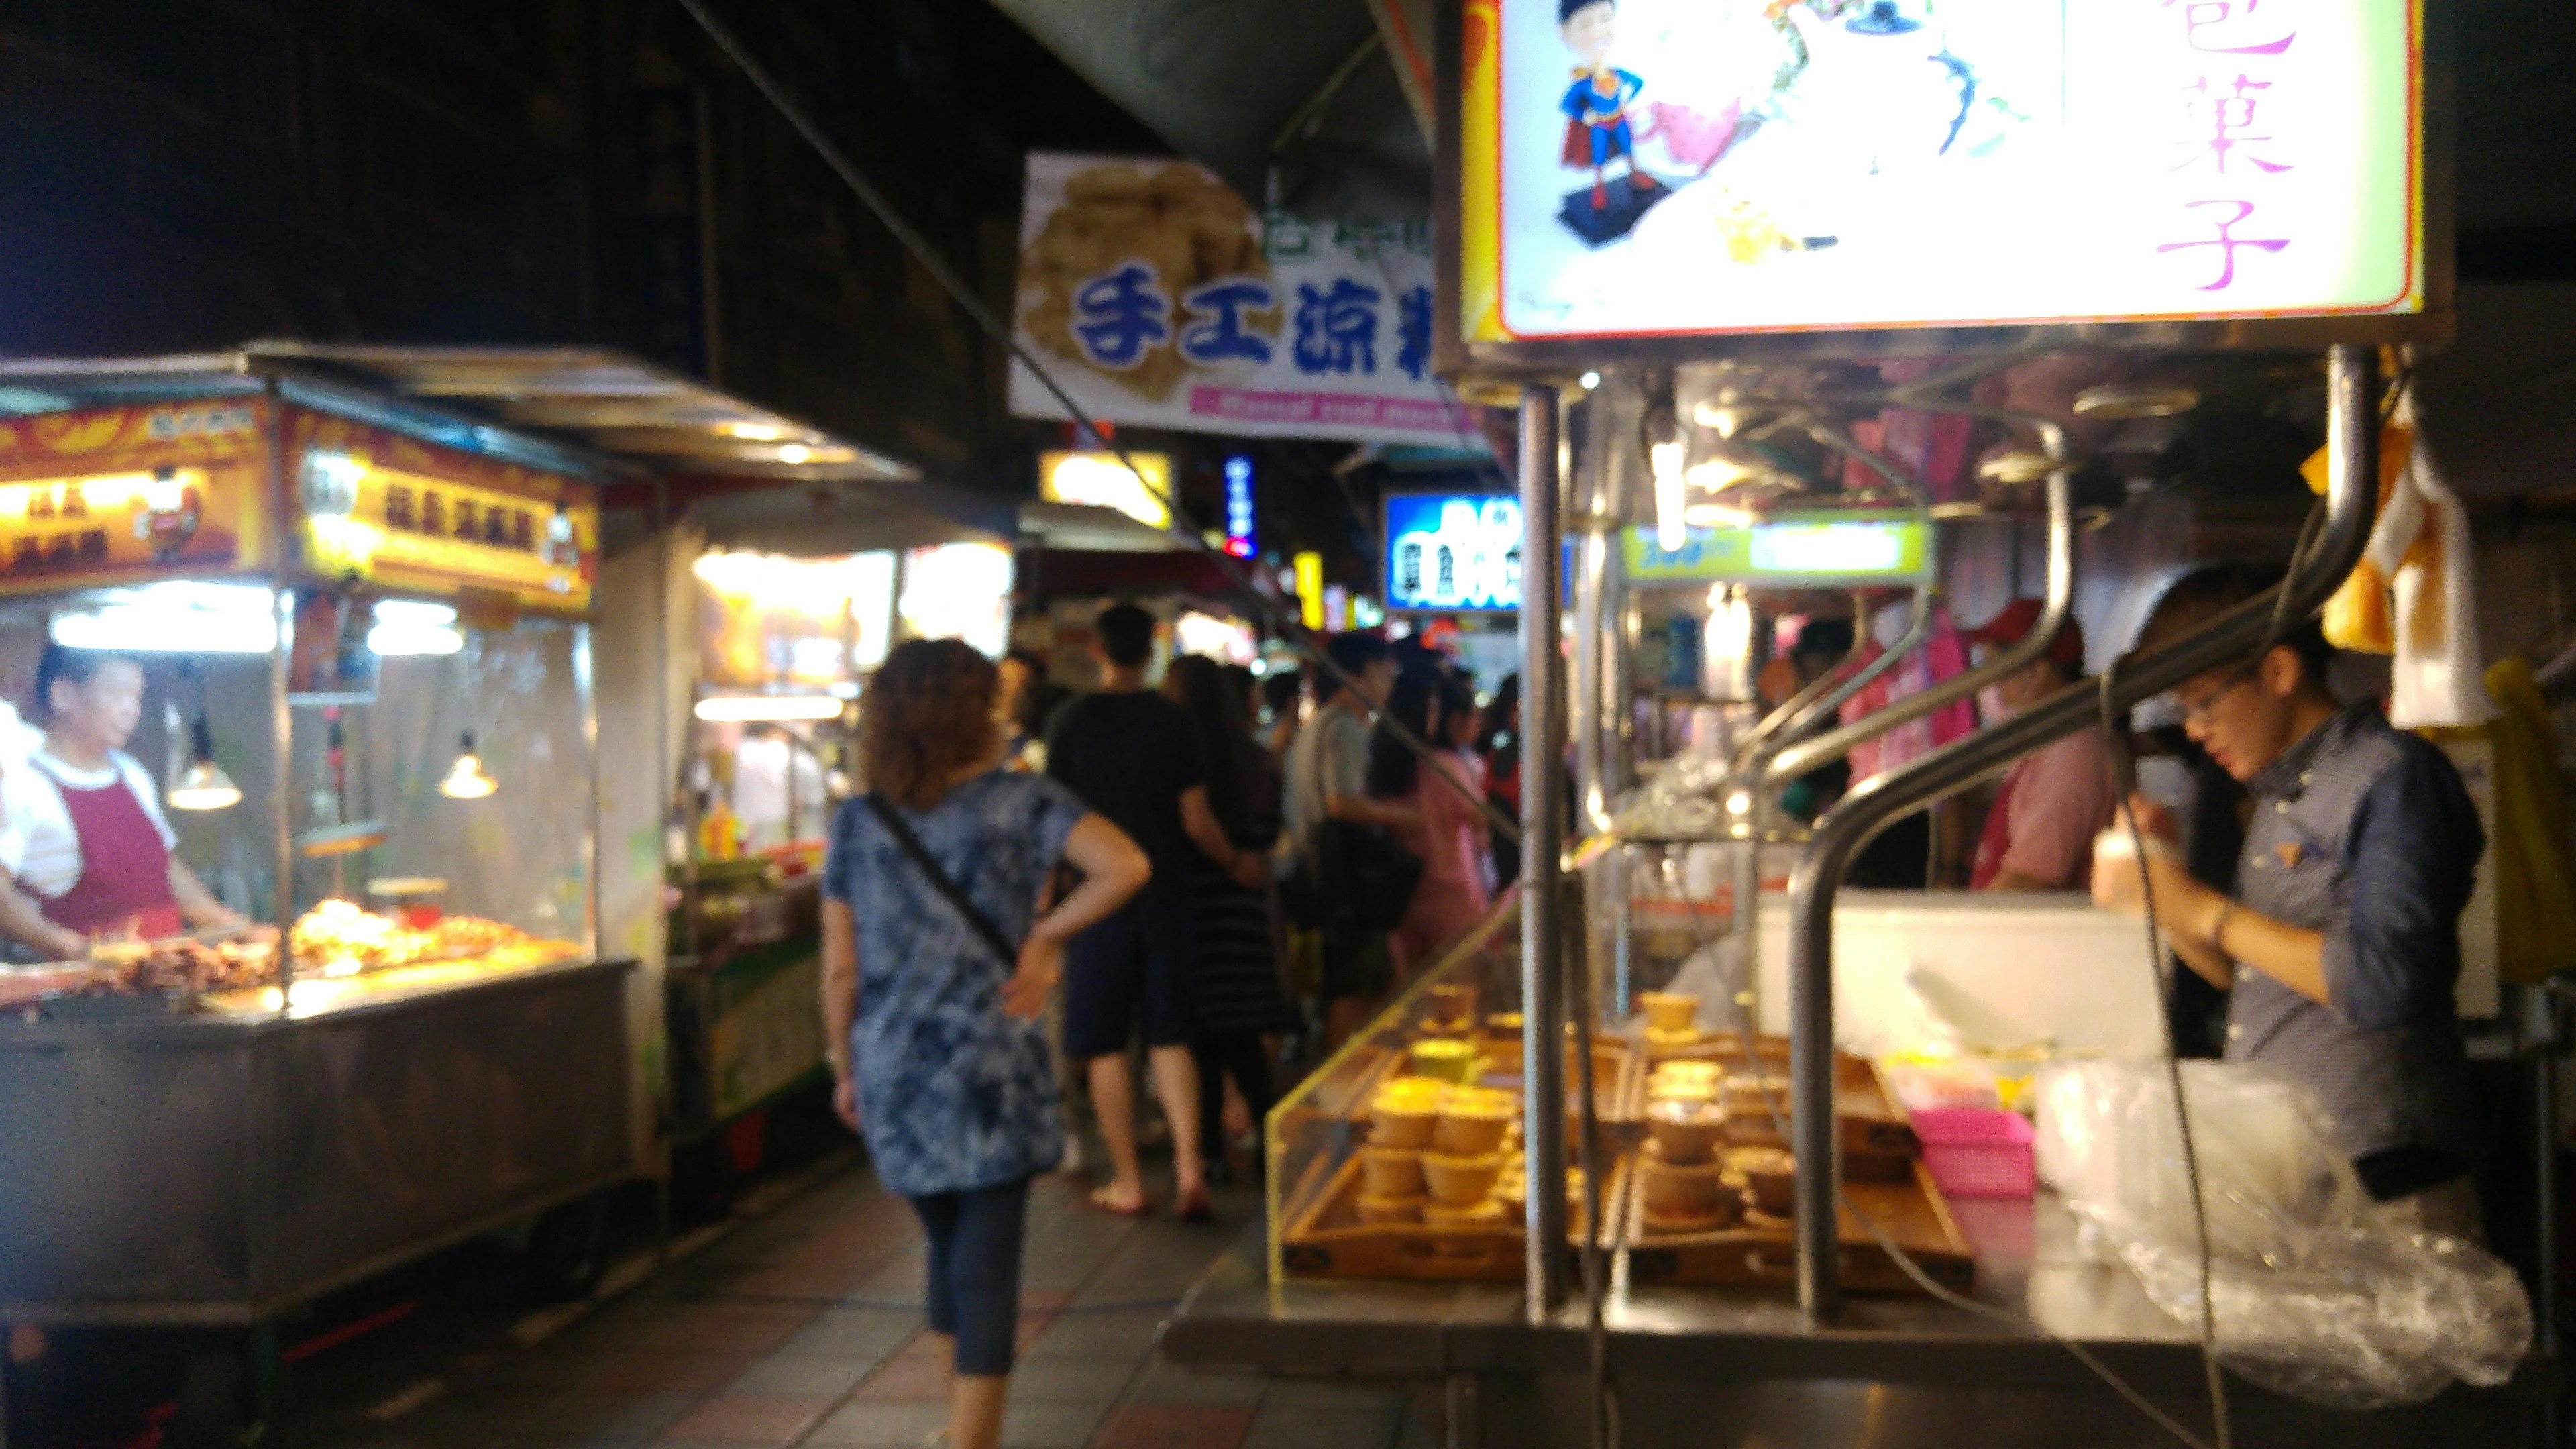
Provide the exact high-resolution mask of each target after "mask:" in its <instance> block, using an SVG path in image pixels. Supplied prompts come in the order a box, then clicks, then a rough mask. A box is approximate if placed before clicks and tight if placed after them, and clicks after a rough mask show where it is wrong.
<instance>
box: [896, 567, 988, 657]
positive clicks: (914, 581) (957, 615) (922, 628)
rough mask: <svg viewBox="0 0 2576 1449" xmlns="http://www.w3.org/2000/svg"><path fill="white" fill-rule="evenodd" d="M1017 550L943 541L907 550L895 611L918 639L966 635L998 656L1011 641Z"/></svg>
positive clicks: (981, 647)
mask: <svg viewBox="0 0 2576 1449" xmlns="http://www.w3.org/2000/svg"><path fill="white" fill-rule="evenodd" d="M1012 575H1013V560H1012V558H1011V551H1010V550H1009V549H1008V548H1005V547H1003V546H1002V545H1000V544H997V543H943V544H940V545H937V546H936V547H933V548H909V549H905V550H904V553H903V587H902V592H901V593H900V594H898V595H897V596H896V599H895V613H896V615H897V616H898V617H900V618H901V619H902V620H903V625H904V630H905V632H906V633H907V634H908V635H909V636H910V637H912V638H916V639H963V640H965V641H966V642H967V643H969V644H972V645H974V646H975V648H976V649H978V650H980V651H981V652H983V653H985V654H988V655H990V656H992V657H993V658H995V659H999V658H1001V657H1002V651H1004V650H1006V649H1008V648H1010V647H1011V580H1012Z"/></svg>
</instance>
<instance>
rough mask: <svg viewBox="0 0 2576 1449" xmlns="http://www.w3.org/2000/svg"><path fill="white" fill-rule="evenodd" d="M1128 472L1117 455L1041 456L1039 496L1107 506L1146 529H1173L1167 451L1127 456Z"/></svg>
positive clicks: (1052, 499)
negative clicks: (1131, 468) (1130, 466)
mask: <svg viewBox="0 0 2576 1449" xmlns="http://www.w3.org/2000/svg"><path fill="white" fill-rule="evenodd" d="M1127 456H1128V458H1129V459H1131V460H1133V461H1134V463H1135V464H1136V470H1135V471H1134V472H1132V473H1131V472H1129V471H1128V470H1127V466H1126V464H1124V463H1121V462H1119V461H1118V456H1117V455H1116V454H1114V453H1041V454H1039V455H1038V496H1039V497H1040V498H1043V499H1045V500H1046V501H1047V502H1049V503H1074V504H1080V505H1082V506H1084V507H1088V508H1109V509H1115V510H1116V511H1118V512H1120V513H1123V514H1126V515H1127V516H1128V517H1129V518H1132V519H1134V520H1136V521H1137V522H1138V523H1141V524H1143V525H1145V526H1146V527H1147V528H1169V527H1171V526H1172V506H1171V503H1170V502H1169V500H1170V498H1171V496H1172V460H1171V458H1170V456H1169V455H1167V454H1163V453H1129V454H1128V455H1127Z"/></svg>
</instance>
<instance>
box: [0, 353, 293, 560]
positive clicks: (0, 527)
mask: <svg viewBox="0 0 2576 1449" xmlns="http://www.w3.org/2000/svg"><path fill="white" fill-rule="evenodd" d="M267 415H268V414H267V404H266V402H265V401H262V400H248V401H243V400H226V401H213V402H200V403H182V404H169V405H160V406H151V407H127V408H97V409H90V410H86V411H78V412H62V413H44V414H37V415H34V416H29V417H20V418H7V419H0V593H32V592H52V591H55V590H60V589H67V588H82V587H89V586H93V585H99V584H110V583H120V582H138V581H143V580H148V579H152V578H155V577H159V576H162V575H165V574H171V573H194V574H207V573H229V572H235V571H238V570H241V569H245V568H250V567H256V566H257V565H258V563H259V561H260V560H261V558H262V557H263V556H264V555H265V549H264V547H263V545H264V543H265V540H266V532H267V531H266V529H265V528H264V527H262V526H261V525H260V524H259V522H258V520H259V519H260V518H261V517H262V516H263V515H264V512H265V510H264V509H263V508H262V507H261V498H262V496H263V494H264V490H265V487H266V483H265V479H264V477H263V474H262V471H261V468H260V459H261V456H262V450H263V442H264V428H263V423H264V421H265V419H266V417H267Z"/></svg>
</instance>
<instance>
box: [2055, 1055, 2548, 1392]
mask: <svg viewBox="0 0 2576 1449" xmlns="http://www.w3.org/2000/svg"><path fill="white" fill-rule="evenodd" d="M2182 1077H2183V1093H2184V1096H2185V1099H2186V1100H2187V1101H2188V1102H2189V1103H2190V1107H2191V1125H2192V1134H2193V1138H2194V1146H2195V1148H2196V1149H2197V1151H2196V1154H2195V1155H2196V1157H2197V1159H2198V1162H2199V1169H2200V1181H2201V1193H2200V1200H2201V1204H2202V1212H2203V1215H2204V1216H2205V1217H2206V1219H2207V1223H2208V1231H2209V1244H2210V1257H2211V1263H2210V1275H2209V1285H2210V1289H2211V1293H2212V1303H2213V1305H2214V1313H2213V1318H2214V1321H2215V1326H2216V1345H2215V1346H2216V1349H2217V1352H2218V1356H2219V1358H2220V1359H2221V1361H2223V1362H2224V1363H2225V1364H2226V1365H2227V1367H2228V1368H2229V1369H2231V1370H2233V1371H2234V1372H2236V1373H2238V1374H2240V1375H2242V1376H2244V1377H2245V1378H2247V1379H2250V1380H2252V1381H2253V1382H2255V1383H2257V1384H2260V1385H2262V1386H2263V1387H2265V1388H2267V1389H2271V1390H2273V1391H2275V1392H2278V1393H2283V1394H2287V1395H2290V1396H2292V1397H2295V1398H2300V1399H2304V1400H2307V1401H2308V1402H2311V1403H2317V1404H2325V1405H2329V1406H2332V1407H2337V1408H2345V1409H2371V1408H2380V1407H2384V1406H2387V1405H2391V1404H2404V1403H2420V1402H2422V1401H2424V1400H2426V1399H2429V1398H2432V1397H2433V1396H2434V1395H2436V1394H2438V1393H2440V1392H2441V1391H2442V1390H2443V1389H2445V1388H2447V1387H2448V1386H2449V1385H2450V1384H2451V1383H2452V1382H2453V1381H2454V1380H2457V1381H2460V1382H2464V1383H2469V1384H2474V1385H2478V1386H2481V1387H2493V1386H2495V1385H2497V1384H2501V1383H2503V1382H2505V1380H2507V1379H2508V1378H2510V1377H2512V1375H2513V1371H2514V1368H2515V1366H2516V1365H2517V1364H2519V1363H2520V1362H2521V1360H2522V1357H2523V1355H2524V1354H2525V1353H2526V1352H2527V1351H2528V1350H2529V1349H2530V1346H2531V1331H2532V1318H2531V1304H2530V1301H2529V1299H2528V1298H2527V1297H2526V1296H2525V1295H2524V1293H2523V1288H2522V1282H2521V1280H2520V1279H2518V1278H2516V1277H2515V1276H2514V1273H2513V1270H2512V1269H2510V1268H2508V1267H2506V1266H2505V1265H2504V1264H2503V1263H2501V1262H2499V1261H2497V1260H2496V1259H2495V1258H2494V1257H2493V1256H2492V1255H2491V1254H2489V1253H2487V1252H2486V1251H2485V1250H2483V1249H2481V1248H2478V1247H2476V1246H2474V1245H2472V1244H2469V1243H2466V1242H2462V1241H2460V1240H2459V1239H2456V1238H2450V1237H2445V1236H2443V1235H2441V1234H2439V1233H2426V1232H2413V1231H2401V1230H2397V1229H2392V1228H2388V1227H2382V1226H2379V1225H2378V1224H2377V1223H2376V1222H2375V1221H2374V1220H2373V1217H2372V1213H2371V1205H2370V1201H2369V1199H2368V1197H2367V1196H2366V1195H2365V1194H2364V1193H2363V1192H2362V1189H2361V1183H2360V1181H2359V1179H2357V1178H2356V1177H2355V1176H2354V1175H2353V1171H2352V1165H2351V1163H2350V1162H2349V1161H2348V1160H2346V1159H2345V1157H2344V1156H2343V1154H2342V1152H2341V1151H2340V1149H2338V1148H2337V1147H2336V1145H2335V1136H2334V1130H2333V1124H2332V1123H2331V1122H2330V1121H2329V1120H2328V1119H2327V1118H2326V1115H2325V1110H2324V1109H2323V1108H2322V1107H2321V1106H2319V1105H2318V1103H2317V1100H2316V1098H2315V1097H2314V1096H2312V1095H2310V1094H2309V1093H2308V1092H2307V1091H2306V1090H2305V1089H2304V1088H2302V1087H2300V1086H2298V1085H2297V1084H2295V1083H2293V1082H2290V1081H2288V1080H2286V1079H2283V1078H2281V1077H2278V1076H2275V1075H2273V1074H2271V1073H2269V1072H2266V1071H2264V1070H2262V1069H2260V1068H2257V1067H2251V1066H2246V1065H2243V1064H2238V1063H2220V1062H2201V1061H2194V1062H2185V1063H2184V1064H2183V1067H2182ZM2039 1090H2040V1099H2039V1128H2040V1133H2039V1171H2040V1176H2041V1179H2042V1180H2043V1181H2044V1182H2046V1183H2048V1184H2049V1185H2050V1186H2051V1187H2054V1188H2055V1189H2056V1190H2057V1191H2058V1193H2059V1194H2060V1195H2061V1196H2062V1197H2063V1198H2064V1199H2065V1201H2066V1203H2067V1205H2068V1206H2069V1207H2070V1208H2072V1209H2074V1210H2075V1212H2076V1213H2077V1214H2078V1215H2080V1216H2081V1217H2082V1218H2083V1220H2084V1222H2085V1226H2086V1236H2087V1238H2088V1240H2089V1242H2090V1245H2091V1246H2092V1247H2093V1248H2095V1249H2096V1250H2097V1251H2098V1252H2099V1253H2100V1255H2101V1256H2104V1257H2106V1258H2109V1259H2111V1260H2114V1261H2118V1262H2121V1263H2125V1264H2127V1265H2128V1267H2129V1268H2130V1270H2131V1271H2133V1272H2135V1273H2136V1274H2137V1275H2138V1278H2139V1281H2140V1282H2141V1283H2142V1284H2144V1285H2145V1288H2146V1291H2147V1296H2148V1297H2149V1298H2150V1299H2152V1300H2153V1301H2154V1303H2155V1304H2156V1306H2157V1307H2158V1308H2160V1309H2162V1310H2164V1311H2165V1312H2166V1313H2168V1314H2171V1315H2172V1316H2173V1317H2175V1318H2176V1319H2179V1320H2181V1321H2183V1322H2185V1323H2189V1324H2193V1325H2197V1324H2199V1322H2200V1321H2201V1297H2200V1294H2201V1282H2202V1278H2201V1260H2200V1246H2199V1244H2200V1239H2199V1233H2198V1230H2197V1227H2196V1225H2195V1223H2194V1221H2193V1214H2192V1208H2191V1191H2190V1186H2189V1183H2190V1177H2189V1174H2188V1172H2187V1170H2186V1166H2185V1163H2184V1160H2183V1147H2182V1131H2181V1126H2180V1123H2179V1120H2178V1119H2177V1118H2176V1116H2175V1114H2174V1100H2173V1090H2172V1086H2171V1083H2170V1079H2169V1077H2168V1076H2167V1072H2166V1068H2165V1067H2164V1065H2163V1064H2161V1063H2128V1062H2084V1063H2073V1064H2067V1065H2061V1066H2057V1067H2052V1068H2050V1069H2049V1071H2048V1073H2047V1074H2046V1075H2045V1076H2044V1077H2043V1078H2042V1081H2041V1085H2040V1089H2039Z"/></svg>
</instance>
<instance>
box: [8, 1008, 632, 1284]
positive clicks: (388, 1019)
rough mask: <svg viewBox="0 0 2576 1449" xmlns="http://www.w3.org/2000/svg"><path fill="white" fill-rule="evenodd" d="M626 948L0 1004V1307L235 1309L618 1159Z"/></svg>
mask: <svg viewBox="0 0 2576 1449" xmlns="http://www.w3.org/2000/svg"><path fill="white" fill-rule="evenodd" d="M633 965H634V963H632V962H627V961H615V962H589V961H585V962H575V963H566V964H564V965H559V966H550V967H542V968H537V969H532V970H528V971H523V972H513V973H508V974H502V975H496V976H493V977H491V978H489V979H486V980H478V981H469V982H463V983H458V984H454V985H451V986H448V987H446V988H444V989H436V990H429V989H424V990H420V991H417V992H408V993H391V994H369V995H365V996H362V997H358V998H353V999H350V1000H348V1001H345V1002H342V1003H339V1004H336V1005H333V1006H329V1007H326V1008H313V1009H306V1008H301V1007H299V1008H298V1009H297V1010H296V1011H295V1012H293V1013H287V1014H282V1013H277V1012H265V1013H256V1014H232V1015H227V1014H222V1013H208V1014H199V1015H193V1016H184V1017H157V1018H101V1019H96V1020H66V1021H51V1022H42V1021H40V1022H35V1023H25V1022H14V1021H12V1022H0V1103H6V1104H7V1106H6V1110H5V1111H0V1244H6V1245H7V1251H6V1252H0V1322H11V1323H62V1324H246V1323H252V1322H256V1321H258V1320H259V1319H261V1318H264V1317H266V1316H269V1315H271V1314H273V1313H275V1312H277V1311H278V1310H279V1309H281V1308H284V1307H287V1306H290V1305H292V1304H294V1303H297V1302H301V1301H305V1300H307V1299H309V1298H311V1297H313V1296H315V1295H317V1294H320V1293H324V1292H328V1291H330V1290H331V1289H332V1288H334V1287H337V1286H339V1285H341V1284H344V1283H348V1282H352V1281H355V1280H357V1279H359V1278H363V1277H366V1276H368V1275H369V1274H372V1273H375V1272H379V1271H382V1270H383V1269H385V1268H387V1267H390V1266H393V1265H394V1264H396V1263H400V1262H402V1261H405V1260H406V1259H408V1258H411V1257H414V1256H417V1255H418V1254H420V1253H423V1252H427V1251H430V1250H432V1249H434V1248H437V1247H440V1246H443V1245H444V1244H447V1243H450V1242H454V1241H457V1240H459V1239H461V1238H464V1237H468V1236H471V1235H472V1234H474V1233H477V1232H482V1231H486V1230H488V1229H490V1228H492V1227H495V1226H497V1225H499V1224H501V1223H504V1222H508V1221H510V1220H512V1219H514V1218H517V1217H520V1216H524V1215H527V1214H531V1213H535V1212H538V1211H540V1210H542V1209H544V1208H547V1207H550V1206H552V1205H554V1204H556V1203H559V1202H563V1201H566V1200H568V1199H570V1198H573V1197H576V1196H579V1195H581V1194H583V1193H586V1192H589V1191H592V1190H594V1189H596V1188H599V1187H602V1186H605V1185H607V1184H608V1183H611V1182H614V1181H617V1180H619V1179H621V1178H624V1177H627V1176H630V1175H632V1174H633V1172H634V1170H635V1164H634V1153H633V1133H632V1131H631V1128H630V1123H629V1117H628V1111H629V1098H628V1092H627V1080H628V1074H629V1072H630V1071H631V1070H632V1064H631V1058H632V1054H631V1052H630V1051H629V1049H628V1043H627V1033H626V1005H625V997H626V974H627V972H628V971H630V970H631V969H633Z"/></svg>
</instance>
